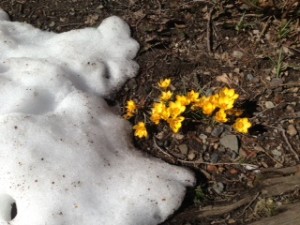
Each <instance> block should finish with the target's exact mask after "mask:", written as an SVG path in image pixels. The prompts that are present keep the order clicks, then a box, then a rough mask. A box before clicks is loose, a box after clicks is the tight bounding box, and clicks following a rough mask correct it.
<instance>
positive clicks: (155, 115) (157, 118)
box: [150, 112, 161, 125]
mask: <svg viewBox="0 0 300 225" xmlns="http://www.w3.org/2000/svg"><path fill="white" fill-rule="evenodd" d="M150 120H151V121H152V122H153V123H154V124H156V125H158V124H159V122H160V120H161V117H160V115H159V114H158V113H155V112H154V113H152V114H151V116H150Z"/></svg>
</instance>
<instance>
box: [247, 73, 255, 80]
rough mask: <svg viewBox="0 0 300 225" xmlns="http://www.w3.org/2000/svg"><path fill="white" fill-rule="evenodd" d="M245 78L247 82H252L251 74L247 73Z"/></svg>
mask: <svg viewBox="0 0 300 225" xmlns="http://www.w3.org/2000/svg"><path fill="white" fill-rule="evenodd" d="M246 78H247V80H249V81H252V80H253V78H254V77H253V75H252V74H251V73H248V74H247V75H246Z"/></svg>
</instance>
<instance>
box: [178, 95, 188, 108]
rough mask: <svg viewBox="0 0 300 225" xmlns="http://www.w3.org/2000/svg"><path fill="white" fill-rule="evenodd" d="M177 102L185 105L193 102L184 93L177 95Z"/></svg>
mask: <svg viewBox="0 0 300 225" xmlns="http://www.w3.org/2000/svg"><path fill="white" fill-rule="evenodd" d="M176 102H179V103H180V104H181V105H183V106H186V105H189V104H190V103H191V101H190V100H189V99H188V98H187V97H186V96H184V95H176Z"/></svg>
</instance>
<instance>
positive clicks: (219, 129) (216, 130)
mask: <svg viewBox="0 0 300 225" xmlns="http://www.w3.org/2000/svg"><path fill="white" fill-rule="evenodd" d="M223 131H224V127H223V126H217V127H215V128H214V129H213V130H212V132H211V135H212V136H213V137H220V135H221V134H222V133H223Z"/></svg>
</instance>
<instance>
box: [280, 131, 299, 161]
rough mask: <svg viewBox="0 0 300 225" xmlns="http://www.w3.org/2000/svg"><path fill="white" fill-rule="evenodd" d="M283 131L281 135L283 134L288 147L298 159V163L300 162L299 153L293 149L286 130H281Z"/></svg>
mask: <svg viewBox="0 0 300 225" xmlns="http://www.w3.org/2000/svg"><path fill="white" fill-rule="evenodd" d="M280 130H281V134H282V137H283V138H284V140H285V142H286V144H287V145H288V147H289V149H290V151H291V152H292V153H293V154H294V156H295V158H296V159H297V161H299V156H298V153H297V152H296V151H295V150H294V148H293V147H292V145H291V143H290V141H289V139H288V138H287V136H286V134H285V130H284V129H283V128H280Z"/></svg>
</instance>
